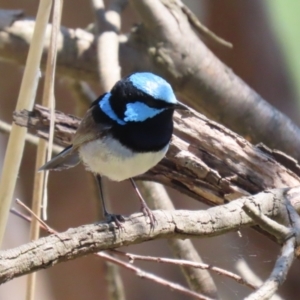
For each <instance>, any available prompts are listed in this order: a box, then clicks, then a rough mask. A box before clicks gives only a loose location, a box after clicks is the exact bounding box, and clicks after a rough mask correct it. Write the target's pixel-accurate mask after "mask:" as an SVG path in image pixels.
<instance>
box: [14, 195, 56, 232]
mask: <svg viewBox="0 0 300 300" xmlns="http://www.w3.org/2000/svg"><path fill="white" fill-rule="evenodd" d="M16 203H17V204H19V205H20V206H22V207H23V208H24V209H25V210H26V211H28V212H29V213H30V214H31V215H32V216H33V217H34V219H36V221H37V224H38V226H39V227H40V225H42V226H43V228H45V230H46V231H47V232H49V233H51V234H54V233H56V231H55V230H53V229H52V228H51V227H49V226H48V225H47V224H46V223H45V222H44V221H43V220H42V219H41V218H40V217H39V216H38V214H36V213H34V211H33V210H31V209H30V208H29V207H28V206H26V205H25V204H24V203H23V202H22V201H21V200H20V199H16ZM30 222H33V220H32V219H31V220H30Z"/></svg>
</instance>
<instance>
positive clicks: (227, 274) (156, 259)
mask: <svg viewBox="0 0 300 300" xmlns="http://www.w3.org/2000/svg"><path fill="white" fill-rule="evenodd" d="M111 252H112V253H116V254H117V255H122V256H125V257H127V258H128V259H129V260H130V263H133V262H134V261H135V260H143V261H153V262H157V263H166V264H172V265H178V266H187V267H192V268H199V269H202V270H209V271H213V272H215V273H217V274H218V275H221V276H225V277H228V278H230V279H233V280H235V281H236V282H238V283H240V284H242V285H245V286H247V287H249V288H251V289H256V288H257V287H258V285H255V284H252V283H250V282H247V280H244V279H243V278H242V277H241V276H239V275H237V274H234V273H232V272H229V271H227V270H224V269H221V268H218V267H215V266H212V265H208V264H205V263H198V262H193V261H189V260H184V259H172V258H164V257H153V256H144V255H138V254H132V253H126V252H122V251H118V250H112V251H111Z"/></svg>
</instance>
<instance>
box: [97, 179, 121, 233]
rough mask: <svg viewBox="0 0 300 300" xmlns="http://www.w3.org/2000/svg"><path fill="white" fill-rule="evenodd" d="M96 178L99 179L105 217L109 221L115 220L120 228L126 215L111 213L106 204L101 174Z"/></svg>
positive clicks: (98, 184)
mask: <svg viewBox="0 0 300 300" xmlns="http://www.w3.org/2000/svg"><path fill="white" fill-rule="evenodd" d="M95 178H96V181H97V186H98V190H99V196H100V199H101V204H102V210H103V215H104V218H105V219H106V220H107V222H115V224H116V225H117V227H118V228H120V227H122V226H123V225H122V223H121V222H123V221H124V217H123V216H121V215H114V214H111V213H109V212H108V211H107V209H106V206H105V200H104V193H103V186H102V178H101V176H100V175H99V174H97V175H95Z"/></svg>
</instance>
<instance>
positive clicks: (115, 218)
mask: <svg viewBox="0 0 300 300" xmlns="http://www.w3.org/2000/svg"><path fill="white" fill-rule="evenodd" d="M105 220H106V221H107V222H108V223H115V224H116V226H117V228H119V229H120V228H123V227H124V225H123V224H122V222H125V218H124V217H123V216H122V215H115V214H109V213H106V214H105Z"/></svg>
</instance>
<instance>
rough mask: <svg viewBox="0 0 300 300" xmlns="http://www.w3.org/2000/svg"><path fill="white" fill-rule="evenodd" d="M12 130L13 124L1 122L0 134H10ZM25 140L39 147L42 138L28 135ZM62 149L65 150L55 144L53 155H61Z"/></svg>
mask: <svg viewBox="0 0 300 300" xmlns="http://www.w3.org/2000/svg"><path fill="white" fill-rule="evenodd" d="M11 129H12V125H11V124H8V123H6V122H4V121H1V120H0V132H4V133H9V132H11ZM25 139H26V142H29V143H30V144H32V145H35V146H37V145H38V143H39V140H40V138H38V137H36V136H35V135H33V134H31V133H26V138H25ZM62 149H63V147H61V146H58V145H55V144H54V145H53V149H52V151H53V154H57V153H59V152H60V151H62Z"/></svg>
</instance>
